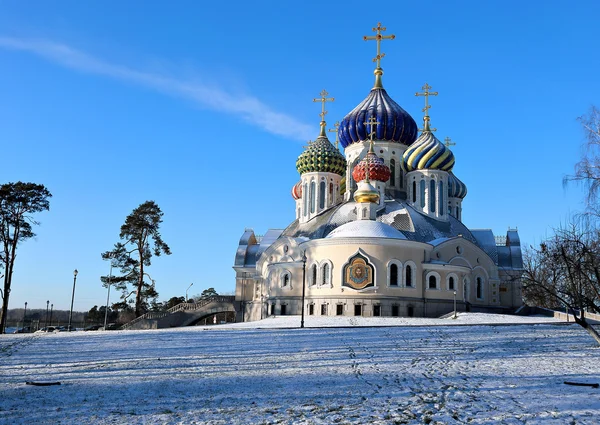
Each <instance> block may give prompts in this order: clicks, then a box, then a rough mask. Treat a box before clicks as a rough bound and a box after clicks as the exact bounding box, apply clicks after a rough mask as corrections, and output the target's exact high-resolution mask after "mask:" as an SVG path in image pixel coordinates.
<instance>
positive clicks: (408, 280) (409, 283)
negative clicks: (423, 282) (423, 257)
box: [404, 265, 413, 287]
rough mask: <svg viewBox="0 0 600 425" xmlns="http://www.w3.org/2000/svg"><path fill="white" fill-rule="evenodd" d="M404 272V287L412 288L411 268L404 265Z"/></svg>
mask: <svg viewBox="0 0 600 425" xmlns="http://www.w3.org/2000/svg"><path fill="white" fill-rule="evenodd" d="M404 271H405V272H406V276H405V277H404V281H405V282H406V286H408V287H412V286H413V277H412V267H411V266H409V265H406V267H405V268H404Z"/></svg>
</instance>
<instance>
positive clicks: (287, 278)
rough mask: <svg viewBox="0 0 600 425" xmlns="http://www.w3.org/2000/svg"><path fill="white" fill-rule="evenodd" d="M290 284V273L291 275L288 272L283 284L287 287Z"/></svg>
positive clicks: (284, 276)
mask: <svg viewBox="0 0 600 425" xmlns="http://www.w3.org/2000/svg"><path fill="white" fill-rule="evenodd" d="M289 284H290V275H289V273H286V274H284V275H283V283H282V285H281V286H283V287H284V288H285V287H286V286H288V285H289Z"/></svg>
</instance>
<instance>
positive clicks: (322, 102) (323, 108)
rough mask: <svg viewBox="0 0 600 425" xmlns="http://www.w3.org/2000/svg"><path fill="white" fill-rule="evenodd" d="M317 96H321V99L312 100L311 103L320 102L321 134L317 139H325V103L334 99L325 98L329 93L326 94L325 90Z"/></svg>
mask: <svg viewBox="0 0 600 425" xmlns="http://www.w3.org/2000/svg"><path fill="white" fill-rule="evenodd" d="M319 94H320V95H321V98H319V99H313V102H321V113H320V114H319V115H320V116H321V134H319V137H327V134H325V115H327V111H326V110H325V102H333V101H334V100H335V98H333V97H327V96H328V95H329V93H327V90H325V89H323V91H322V92H321V93H319Z"/></svg>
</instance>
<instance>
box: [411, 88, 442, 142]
mask: <svg viewBox="0 0 600 425" xmlns="http://www.w3.org/2000/svg"><path fill="white" fill-rule="evenodd" d="M421 89H422V90H423V93H419V92H416V93H415V96H424V97H425V107H424V108H423V109H422V111H423V112H425V116H424V117H423V121H424V123H425V125H424V126H423V128H420V129H419V130H420V131H436V130H437V128H430V127H429V108H431V105H430V104H429V96H437V95H438V92H436V91H429V90H430V89H431V86H430V85H429V84H427V83H425V85H424V86H423V87H421Z"/></svg>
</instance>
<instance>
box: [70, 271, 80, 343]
mask: <svg viewBox="0 0 600 425" xmlns="http://www.w3.org/2000/svg"><path fill="white" fill-rule="evenodd" d="M77 273H78V271H77V269H75V270H74V271H73V295H71V311H70V312H69V327H68V328H67V329H68V330H69V332H71V322H72V320H73V301H74V300H75V283H77Z"/></svg>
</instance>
